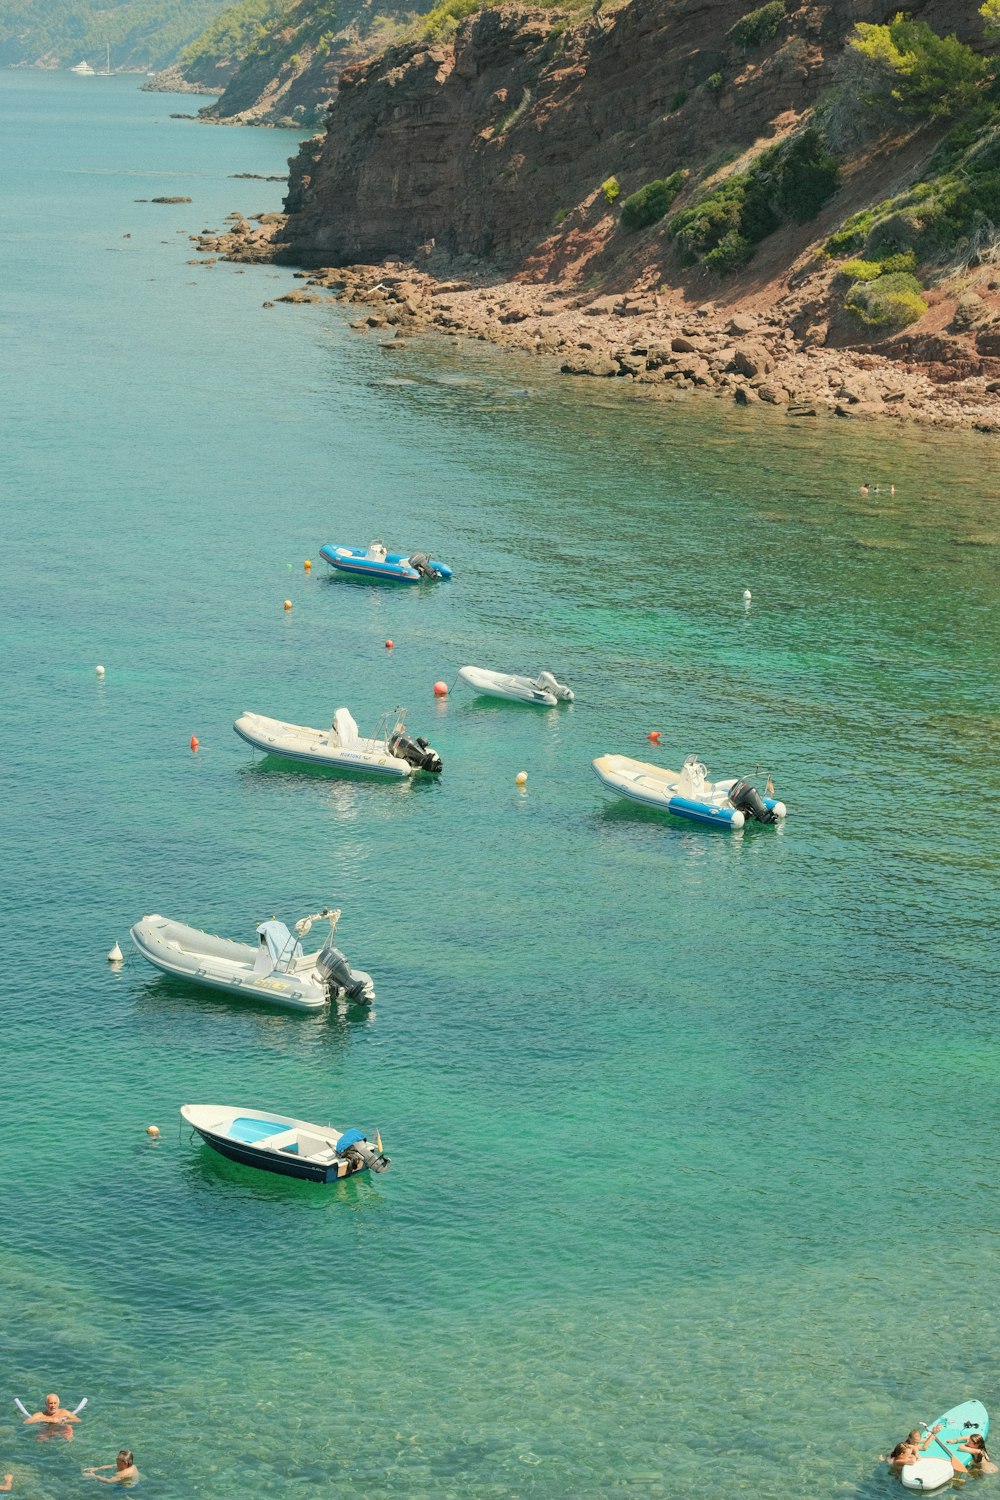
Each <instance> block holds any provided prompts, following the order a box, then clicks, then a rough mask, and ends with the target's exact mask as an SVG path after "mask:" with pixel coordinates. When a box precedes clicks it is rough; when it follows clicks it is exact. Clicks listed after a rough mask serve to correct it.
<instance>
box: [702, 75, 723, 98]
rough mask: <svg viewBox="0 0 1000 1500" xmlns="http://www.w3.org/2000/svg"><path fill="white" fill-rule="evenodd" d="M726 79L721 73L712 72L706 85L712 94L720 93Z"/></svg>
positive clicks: (706, 80)
mask: <svg viewBox="0 0 1000 1500" xmlns="http://www.w3.org/2000/svg"><path fill="white" fill-rule="evenodd" d="M725 81H726V80H725V79H724V78H723V76H722V74H721V73H710V74H709V75H708V77H707V78H706V79H705V87H706V88H707V89H708V92H709V93H710V94H718V93H719V92H720V91H721V89H722V86H723V84H724V83H725Z"/></svg>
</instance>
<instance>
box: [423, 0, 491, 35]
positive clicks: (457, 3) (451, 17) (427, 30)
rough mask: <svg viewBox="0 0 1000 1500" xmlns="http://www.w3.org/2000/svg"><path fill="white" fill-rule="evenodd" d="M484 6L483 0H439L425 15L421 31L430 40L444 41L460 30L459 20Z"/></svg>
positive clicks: (472, 14) (473, 13)
mask: <svg viewBox="0 0 1000 1500" xmlns="http://www.w3.org/2000/svg"><path fill="white" fill-rule="evenodd" d="M482 6H483V0H438V4H437V5H435V7H434V9H433V10H429V11H428V12H427V14H426V16H424V18H423V24H422V27H421V31H422V33H423V35H424V36H425V37H426V38H427V40H428V41H430V42H441V41H444V39H445V38H446V37H449V36H453V35H454V33H455V32H456V31H457V30H458V23H459V21H464V20H465V18H466V16H474V15H475V13H476V11H477V10H481V9H482Z"/></svg>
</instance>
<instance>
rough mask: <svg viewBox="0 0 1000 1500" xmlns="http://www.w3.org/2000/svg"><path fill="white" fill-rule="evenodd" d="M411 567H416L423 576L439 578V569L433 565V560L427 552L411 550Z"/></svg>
mask: <svg viewBox="0 0 1000 1500" xmlns="http://www.w3.org/2000/svg"><path fill="white" fill-rule="evenodd" d="M410 567H411V568H416V570H417V572H418V573H419V574H420V576H421V578H437V576H438V574H437V569H436V568H432V567H431V560H430V558H429V557H428V556H427V553H426V552H411V553H410Z"/></svg>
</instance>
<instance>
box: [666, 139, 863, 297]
mask: <svg viewBox="0 0 1000 1500" xmlns="http://www.w3.org/2000/svg"><path fill="white" fill-rule="evenodd" d="M836 187H837V159H836V157H835V156H832V155H831V154H830V152H829V151H827V150H826V148H825V147H824V145H823V141H822V138H821V136H820V133H819V131H818V130H816V129H815V128H809V129H808V130H803V131H802V132H801V133H800V134H799V135H795V136H791V137H790V138H789V139H788V140H786V141H783V142H782V143H781V144H780V145H778V146H771V147H770V148H769V149H768V150H767V151H762V152H761V154H760V156H758V157H757V159H756V161H755V162H753V163H752V165H751V166H750V167H749V168H748V169H747V171H745V172H734V173H733V175H732V176H731V177H727V178H726V180H725V181H724V182H722V183H720V184H719V186H718V187H717V188H716V189H715V190H714V191H713V192H711V193H709V194H708V195H707V196H706V197H704V198H702V199H701V201H700V202H699V203H695V204H693V205H692V206H691V207H690V208H686V209H682V211H681V212H680V213H679V214H677V216H676V217H675V218H674V220H673V221H672V223H671V226H670V228H671V230H672V232H673V234H674V236H675V237H676V239H677V242H678V245H679V246H680V249H681V253H682V255H683V257H684V258H685V259H686V260H687V261H689V262H690V261H692V260H697V259H698V258H699V257H704V259H705V264H706V265H711V266H713V267H714V268H715V269H716V270H722V271H729V270H732V269H734V267H735V266H736V265H740V264H745V263H746V261H747V260H749V258H750V254H752V253H753V251H752V247H753V246H754V245H757V244H759V243H760V241H761V240H763V239H766V237H767V236H768V235H769V234H771V233H773V231H774V230H775V229H777V228H778V226H779V225H780V224H783V223H786V222H787V221H788V220H789V219H794V220H795V221H796V222H797V223H805V222H806V221H807V220H808V219H811V218H812V217H813V216H814V215H815V214H816V213H817V212H818V211H819V209H820V208H822V206H823V204H824V203H825V202H826V201H827V199H828V198H830V196H831V195H832V194H833V193H834V192H835V191H836ZM723 241H725V245H724V246H723ZM747 245H749V246H750V247H751V250H750V254H747V252H746V246H747ZM716 249H719V250H720V254H719V255H716V256H714V257H713V259H712V260H711V261H709V259H708V257H709V255H711V254H712V252H713V251H715V250H716Z"/></svg>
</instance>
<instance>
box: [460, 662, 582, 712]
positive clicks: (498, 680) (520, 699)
mask: <svg viewBox="0 0 1000 1500" xmlns="http://www.w3.org/2000/svg"><path fill="white" fill-rule="evenodd" d="M458 675H459V677H461V679H462V681H463V682H467V683H468V684H469V686H470V687H473V688H475V690H476V692H477V693H484V694H485V695H486V696H487V697H489V698H507V699H509V700H510V701H511V702H512V703H536V704H538V705H539V706H540V707H542V708H554V707H555V705H556V704H557V703H558V702H559V701H560V700H561V701H562V702H563V703H572V702H573V691H572V689H571V688H568V687H566V686H565V685H564V684H563V683H561V682H556V679H555V678H554V677H553V675H552V673H551V672H539V674H538V676H537V677H518V676H516V675H515V674H514V673H511V672H491V671H490V670H489V669H488V668H487V667H460V668H459V671H458Z"/></svg>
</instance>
